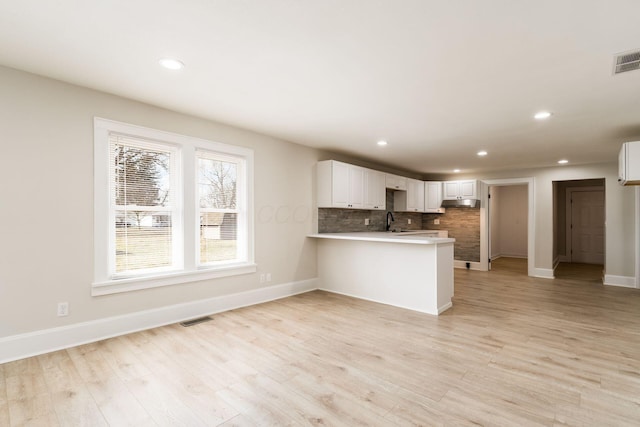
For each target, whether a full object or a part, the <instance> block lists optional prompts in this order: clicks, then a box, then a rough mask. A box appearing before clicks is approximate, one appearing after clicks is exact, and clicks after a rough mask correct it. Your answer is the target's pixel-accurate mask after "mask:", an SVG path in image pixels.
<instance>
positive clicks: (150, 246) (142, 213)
mask: <svg viewBox="0 0 640 427" xmlns="http://www.w3.org/2000/svg"><path fill="white" fill-rule="evenodd" d="M94 153H95V158H94V170H95V173H94V192H95V195H96V196H95V209H94V224H95V228H94V242H95V244H94V263H95V269H94V283H93V289H92V294H93V295H105V294H109V293H115V292H126V291H129V290H139V289H145V288H151V287H157V286H167V285H172V284H178V283H187V282H192V281H194V280H205V279H215V278H219V277H226V276H233V275H237V274H247V273H253V272H255V271H256V265H255V263H254V253H253V247H254V246H253V212H252V209H253V208H252V200H253V196H252V191H253V184H252V180H253V178H252V176H253V150H251V149H248V148H245V147H239V146H235V145H229V144H224V143H221V142H214V141H208V140H204V139H199V138H194V137H190V136H185V135H179V134H175V133H171V132H164V131H159V130H156V129H150V128H145V127H141V126H135V125H130V124H127V123H121V122H115V121H111V120H106V119H101V118H98V117H96V118H95V119H94Z"/></svg>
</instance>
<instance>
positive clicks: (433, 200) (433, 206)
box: [424, 181, 445, 213]
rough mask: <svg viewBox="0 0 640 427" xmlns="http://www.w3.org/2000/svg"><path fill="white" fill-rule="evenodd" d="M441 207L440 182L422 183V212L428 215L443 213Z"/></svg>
mask: <svg viewBox="0 0 640 427" xmlns="http://www.w3.org/2000/svg"><path fill="white" fill-rule="evenodd" d="M441 206H442V182H440V181H426V182H425V183H424V211H425V212H428V213H444V212H445V209H444V208H443V207H441Z"/></svg>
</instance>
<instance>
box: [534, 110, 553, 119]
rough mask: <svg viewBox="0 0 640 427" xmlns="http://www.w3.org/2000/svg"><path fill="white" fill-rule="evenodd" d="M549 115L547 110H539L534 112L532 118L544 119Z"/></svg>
mask: <svg viewBox="0 0 640 427" xmlns="http://www.w3.org/2000/svg"><path fill="white" fill-rule="evenodd" d="M549 117H551V113H550V112H548V111H539V112H537V113H536V114H535V116H533V118H534V119H536V120H544V119H548V118H549Z"/></svg>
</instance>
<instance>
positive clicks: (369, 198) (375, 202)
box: [364, 169, 387, 211]
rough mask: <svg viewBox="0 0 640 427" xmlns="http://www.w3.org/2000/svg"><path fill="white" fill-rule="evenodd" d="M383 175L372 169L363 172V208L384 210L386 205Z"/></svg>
mask: <svg viewBox="0 0 640 427" xmlns="http://www.w3.org/2000/svg"><path fill="white" fill-rule="evenodd" d="M386 199H387V192H386V189H385V174H384V173H382V172H378V171H374V170H372V169H365V170H364V208H365V209H371V210H382V211H383V210H385V208H386V205H387V200H386Z"/></svg>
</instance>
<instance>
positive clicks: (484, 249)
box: [480, 177, 553, 277]
mask: <svg viewBox="0 0 640 427" xmlns="http://www.w3.org/2000/svg"><path fill="white" fill-rule="evenodd" d="M481 182H482V184H483V185H482V187H484V188H483V192H482V204H483V206H488V204H489V198H488V194H489V191H488V189H489V187H491V186H496V187H502V186H508V185H522V184H527V204H528V206H527V274H528V275H529V276H533V277H539V276H537V275H536V271H537V270H538V269H536V268H535V265H536V259H535V254H536V221H535V220H536V218H535V212H536V209H535V208H536V206H535V189H536V188H535V182H536V180H535V178H533V177H531V178H505V179H483V180H481ZM480 209H481V218H480V263H481V264H482V270H483V271H487V270H488V269H489V257H488V248H489V241H488V233H487V229H488V227H489V215H485V216H484V218H482V211H483V210H484V208H483V207H481V208H480ZM483 254H484V255H485V256H483ZM551 276H552V277H553V274H552V275H551Z"/></svg>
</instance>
